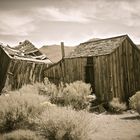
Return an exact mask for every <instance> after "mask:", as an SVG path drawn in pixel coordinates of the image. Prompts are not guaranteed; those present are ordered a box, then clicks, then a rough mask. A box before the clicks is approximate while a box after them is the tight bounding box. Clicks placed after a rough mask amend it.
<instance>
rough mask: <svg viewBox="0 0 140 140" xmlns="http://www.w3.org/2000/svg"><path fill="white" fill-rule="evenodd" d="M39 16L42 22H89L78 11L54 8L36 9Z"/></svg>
mask: <svg viewBox="0 0 140 140" xmlns="http://www.w3.org/2000/svg"><path fill="white" fill-rule="evenodd" d="M36 11H37V12H38V14H39V16H40V17H42V18H43V19H44V20H50V21H61V22H80V23H87V22H90V20H89V19H88V18H87V17H86V15H84V13H82V12H81V11H80V10H73V9H71V10H68V9H63V10H62V9H59V8H56V7H45V8H38V9H36Z"/></svg>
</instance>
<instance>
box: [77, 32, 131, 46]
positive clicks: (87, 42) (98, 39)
mask: <svg viewBox="0 0 140 140" xmlns="http://www.w3.org/2000/svg"><path fill="white" fill-rule="evenodd" d="M121 37H128V35H127V34H125V35H120V36H114V37H109V38H103V39H98V40H93V41H87V42H83V43H80V44H79V45H83V44H88V43H92V42H99V41H104V40H110V39H115V38H121Z"/></svg>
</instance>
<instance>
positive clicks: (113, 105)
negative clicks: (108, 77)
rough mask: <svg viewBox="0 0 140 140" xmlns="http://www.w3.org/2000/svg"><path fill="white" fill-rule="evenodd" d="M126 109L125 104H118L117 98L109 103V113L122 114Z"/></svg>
mask: <svg viewBox="0 0 140 140" xmlns="http://www.w3.org/2000/svg"><path fill="white" fill-rule="evenodd" d="M126 109H127V107H126V104H125V103H120V101H119V99H118V98H113V100H112V101H111V102H109V111H110V112H111V113H122V112H123V111H125V110H126Z"/></svg>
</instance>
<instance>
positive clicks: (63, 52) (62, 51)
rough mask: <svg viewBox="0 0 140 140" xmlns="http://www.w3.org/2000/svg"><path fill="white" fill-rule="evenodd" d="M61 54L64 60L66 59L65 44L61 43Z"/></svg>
mask: <svg viewBox="0 0 140 140" xmlns="http://www.w3.org/2000/svg"><path fill="white" fill-rule="evenodd" d="M61 53H62V58H64V57H65V49H64V42H61Z"/></svg>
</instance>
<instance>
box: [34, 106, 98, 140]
mask: <svg viewBox="0 0 140 140" xmlns="http://www.w3.org/2000/svg"><path fill="white" fill-rule="evenodd" d="M93 117H94V116H93V115H91V114H89V113H87V112H83V111H79V112H77V111H74V110H72V109H71V108H64V107H54V108H48V109H47V110H46V111H45V112H44V113H43V114H42V115H41V116H40V118H39V119H38V120H36V122H38V132H39V133H40V135H41V136H43V137H44V138H47V139H48V140H91V139H92V136H93V134H94V131H95V128H96V126H95V124H94V122H93V120H92V119H93Z"/></svg>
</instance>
